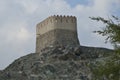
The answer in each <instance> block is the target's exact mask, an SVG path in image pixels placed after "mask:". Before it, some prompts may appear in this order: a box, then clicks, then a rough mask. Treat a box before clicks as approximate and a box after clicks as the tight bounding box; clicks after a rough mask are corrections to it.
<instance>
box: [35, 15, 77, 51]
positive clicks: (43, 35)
mask: <svg viewBox="0 0 120 80" xmlns="http://www.w3.org/2000/svg"><path fill="white" fill-rule="evenodd" d="M66 45H72V46H78V45H79V40H78V35H77V19H76V17H75V16H58V15H57V16H50V17H48V18H47V19H45V20H44V21H42V22H40V23H38V24H37V27H36V53H39V52H41V50H42V49H44V48H46V47H49V46H66Z"/></svg>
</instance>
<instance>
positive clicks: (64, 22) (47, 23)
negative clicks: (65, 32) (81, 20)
mask: <svg viewBox="0 0 120 80" xmlns="http://www.w3.org/2000/svg"><path fill="white" fill-rule="evenodd" d="M71 26H72V27H71ZM73 26H76V17H75V16H62V15H54V16H50V17H48V18H47V19H45V20H44V21H42V22H40V23H38V24H37V30H36V32H37V35H40V34H44V33H46V32H48V31H49V30H53V29H56V28H58V29H69V30H76V29H75V28H76V27H73Z"/></svg>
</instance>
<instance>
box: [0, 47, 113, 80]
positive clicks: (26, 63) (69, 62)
mask: <svg viewBox="0 0 120 80" xmlns="http://www.w3.org/2000/svg"><path fill="white" fill-rule="evenodd" d="M111 52H112V50H109V49H104V48H95V47H85V46H74V47H72V46H56V47H52V46H50V47H46V48H45V49H44V50H43V51H42V52H41V54H38V53H31V54H28V55H26V56H23V57H21V58H19V59H17V60H15V61H14V62H13V63H12V64H10V65H9V66H8V67H7V68H6V69H4V70H2V71H0V80H91V77H92V75H91V71H90V68H89V66H88V65H89V63H90V62H94V61H95V60H97V59H100V58H103V57H105V56H108V55H109V54H110V53H111Z"/></svg>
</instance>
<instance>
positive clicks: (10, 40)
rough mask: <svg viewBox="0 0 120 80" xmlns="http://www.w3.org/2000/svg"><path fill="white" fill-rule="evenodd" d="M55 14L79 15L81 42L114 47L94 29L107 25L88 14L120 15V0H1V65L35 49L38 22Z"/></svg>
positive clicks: (106, 16)
mask: <svg viewBox="0 0 120 80" xmlns="http://www.w3.org/2000/svg"><path fill="white" fill-rule="evenodd" d="M54 14H55V15H57V14H58V15H73V16H76V17H77V24H78V25H77V28H78V37H79V41H80V44H81V45H85V46H95V47H106V48H112V46H111V45H110V44H105V43H104V39H105V38H104V37H102V36H99V35H97V34H94V33H92V31H94V30H99V29H101V28H100V27H104V25H103V24H102V23H98V22H96V21H92V20H90V19H89V16H95V17H97V16H101V17H105V18H109V17H110V15H116V16H120V0H0V69H4V68H5V67H7V66H8V65H9V64H10V63H11V62H13V61H14V60H15V59H17V58H19V57H21V56H24V55H27V54H30V53H34V52H35V41H36V35H35V30H36V24H37V23H38V22H41V21H42V20H44V19H45V18H47V17H48V16H51V15H54Z"/></svg>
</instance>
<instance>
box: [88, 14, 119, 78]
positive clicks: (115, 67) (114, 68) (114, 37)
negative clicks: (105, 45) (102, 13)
mask: <svg viewBox="0 0 120 80" xmlns="http://www.w3.org/2000/svg"><path fill="white" fill-rule="evenodd" d="M90 18H91V19H92V20H96V21H101V22H103V23H104V24H105V27H104V28H102V30H99V31H94V32H95V33H98V34H100V35H102V36H106V39H105V42H110V43H111V44H112V45H113V46H114V51H115V52H114V54H111V56H109V57H108V58H107V59H105V60H104V62H102V61H97V64H95V65H94V66H95V68H94V69H92V68H91V69H92V73H93V74H94V78H95V80H104V79H105V80H120V18H118V17H116V16H112V18H111V19H110V18H109V19H104V18H102V17H97V18H95V17H90Z"/></svg>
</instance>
